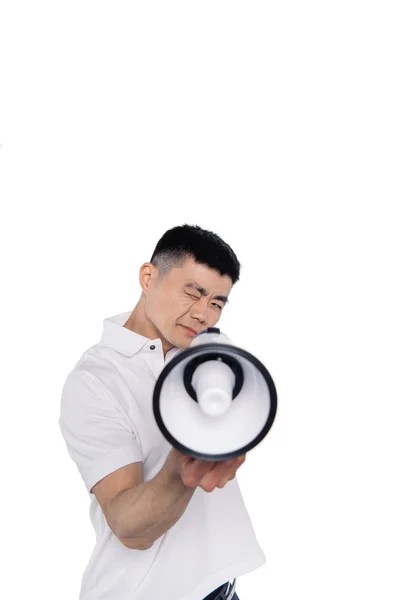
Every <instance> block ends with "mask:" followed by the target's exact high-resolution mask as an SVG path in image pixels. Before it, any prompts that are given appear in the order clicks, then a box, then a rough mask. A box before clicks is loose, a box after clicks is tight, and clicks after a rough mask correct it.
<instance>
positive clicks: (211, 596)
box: [203, 584, 240, 600]
mask: <svg viewBox="0 0 400 600" xmlns="http://www.w3.org/2000/svg"><path fill="white" fill-rule="evenodd" d="M223 587H225V584H224V585H221V586H220V587H218V588H217V589H215V590H214V591H212V592H210V594H208V596H206V597H205V598H203V600H214V598H216V597H217V596H218V593H219V592H220V591H221V590H222V588H223ZM232 600H240V598H239V596H238V595H237V593H236V592H235V593H234V594H233V596H232Z"/></svg>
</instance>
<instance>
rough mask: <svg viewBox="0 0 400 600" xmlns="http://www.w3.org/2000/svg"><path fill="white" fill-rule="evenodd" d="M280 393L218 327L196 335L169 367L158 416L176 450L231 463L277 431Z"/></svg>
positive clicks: (157, 398) (158, 393)
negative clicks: (272, 430)
mask: <svg viewBox="0 0 400 600" xmlns="http://www.w3.org/2000/svg"><path fill="white" fill-rule="evenodd" d="M276 410H277V394H276V389H275V385H274V382H273V380H272V377H271V375H270V374H269V372H268V371H267V369H266V368H265V366H264V365H263V364H262V363H261V362H260V361H259V360H258V359H257V358H256V357H255V356H253V355H252V354H250V353H249V352H247V351H246V350H243V349H242V348H238V347H237V346H235V345H234V344H233V343H232V342H231V340H230V339H229V338H228V337H227V336H226V335H224V334H223V333H221V332H220V330H219V329H218V328H217V327H209V328H208V329H206V330H204V331H202V332H201V333H199V334H197V335H196V336H195V337H194V338H193V340H192V342H191V344H190V346H189V347H188V348H185V349H183V350H179V351H178V352H177V353H176V354H175V356H174V357H173V358H172V359H171V360H170V361H169V362H168V363H167V364H166V365H165V366H164V368H163V370H162V371H161V373H160V375H159V377H158V379H157V381H156V385H155V387H154V392H153V412H154V417H155V419H156V422H157V425H158V427H159V429H160V430H161V433H162V434H163V435H164V437H165V438H166V439H167V441H169V442H170V443H171V444H172V446H173V447H174V448H176V449H177V450H179V451H180V452H182V453H183V454H186V455H188V456H191V457H192V458H197V459H199V460H203V461H223V460H231V459H233V458H236V457H238V456H240V455H242V454H246V452H248V451H249V450H251V449H252V448H254V447H255V446H257V445H258V444H259V443H260V442H261V441H262V440H263V439H264V438H265V436H266V435H267V433H268V432H269V430H270V429H271V427H272V424H273V422H274V419H275V415H276Z"/></svg>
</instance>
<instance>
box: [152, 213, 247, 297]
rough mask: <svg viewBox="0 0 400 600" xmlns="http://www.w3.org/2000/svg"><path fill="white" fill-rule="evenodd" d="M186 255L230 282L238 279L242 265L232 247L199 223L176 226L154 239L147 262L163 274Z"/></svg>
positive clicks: (184, 258)
mask: <svg viewBox="0 0 400 600" xmlns="http://www.w3.org/2000/svg"><path fill="white" fill-rule="evenodd" d="M189 258H193V259H194V260H195V261H196V262H198V263H200V264H204V265H207V266H208V267H210V268H211V269H215V270H217V271H218V272H219V273H220V274H221V275H229V277H230V278H231V279H232V285H234V284H235V283H236V282H237V281H239V276H240V268H241V265H240V263H239V261H238V259H237V256H236V254H235V253H234V251H233V250H232V248H231V247H230V246H229V245H228V244H227V243H226V242H224V241H223V240H222V239H221V238H220V237H219V236H218V235H217V234H216V233H213V232H212V231H207V230H206V229H202V228H201V227H199V226H198V225H187V224H185V225H179V226H178V227H173V228H172V229H169V230H168V231H166V232H165V233H164V235H163V236H162V237H161V238H160V239H159V241H158V242H157V245H156V247H155V249H154V252H153V255H152V257H151V259H150V262H151V263H152V264H153V265H155V266H156V267H157V268H158V270H159V273H160V276H161V277H163V276H164V275H166V273H168V272H169V271H170V269H172V268H173V267H176V266H178V265H180V264H182V263H183V262H184V261H185V260H187V259H189Z"/></svg>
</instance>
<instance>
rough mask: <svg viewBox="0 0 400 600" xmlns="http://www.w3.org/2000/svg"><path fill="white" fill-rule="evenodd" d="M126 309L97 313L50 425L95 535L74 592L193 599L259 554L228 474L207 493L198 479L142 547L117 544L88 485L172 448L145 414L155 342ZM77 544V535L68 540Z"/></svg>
mask: <svg viewBox="0 0 400 600" xmlns="http://www.w3.org/2000/svg"><path fill="white" fill-rule="evenodd" d="M129 315H130V312H127V313H123V314H120V315H116V316H114V317H111V318H109V319H105V320H104V332H103V335H102V338H101V341H100V342H99V343H98V344H96V345H95V346H92V347H91V348H89V349H88V350H87V351H86V352H85V353H84V354H83V355H82V357H81V358H80V360H79V362H78V363H77V364H76V365H75V367H74V368H73V370H72V371H71V372H70V373H69V375H68V377H67V379H66V382H65V384H64V387H63V390H62V398H61V415H60V419H59V425H60V429H61V433H62V435H63V437H64V440H65V443H66V446H67V450H68V452H69V454H70V456H71V458H72V460H73V461H74V462H75V463H76V465H77V467H78V470H79V472H80V474H81V477H82V479H83V481H84V484H85V486H86V489H87V491H88V494H89V497H90V501H91V504H90V519H91V521H92V524H93V527H94V529H95V534H96V543H95V547H94V549H93V552H92V555H91V557H90V560H89V563H88V565H87V567H86V569H85V572H84V574H83V577H82V583H81V591H80V595H79V600H202V599H203V598H204V597H205V596H206V595H207V594H209V593H210V592H211V591H212V590H214V589H215V588H217V587H219V586H220V585H222V584H223V583H225V582H226V581H229V580H233V579H234V578H235V577H236V578H237V577H239V576H241V575H244V574H245V573H248V572H250V571H253V570H255V569H258V568H259V567H261V566H262V565H264V564H265V562H266V560H265V556H264V554H263V551H262V550H261V547H260V546H259V544H258V542H257V539H256V537H255V532H254V529H253V526H252V523H251V521H250V518H249V515H248V513H247V510H246V507H245V504H244V502H243V498H242V495H241V492H240V489H239V485H238V482H237V480H236V478H235V479H233V480H232V481H229V482H228V483H227V484H226V485H225V487H224V488H222V489H220V488H215V490H214V491H212V492H210V493H207V492H205V491H204V490H203V489H201V488H199V487H197V488H196V490H195V492H194V494H193V496H192V498H191V500H190V502H189V504H188V506H187V508H186V510H185V512H184V513H183V515H182V517H181V518H180V519H179V520H178V521H177V523H176V524H175V525H174V526H173V527H171V529H169V530H168V531H167V532H166V533H165V534H164V535H162V536H161V537H160V538H159V539H157V540H156V541H155V542H154V544H153V546H152V547H151V548H149V549H148V550H144V551H143V550H131V549H129V548H126V547H125V546H124V545H123V544H122V543H121V542H120V541H119V539H118V538H117V537H116V536H115V534H114V533H113V531H112V530H111V529H110V527H109V526H108V524H107V521H106V519H105V517H104V514H103V511H102V510H101V508H100V505H99V504H98V502H97V500H96V497H95V495H94V494H93V493H91V489H92V487H93V486H94V485H95V483H97V482H98V481H100V479H103V477H105V476H106V475H108V474H110V473H112V472H113V471H115V470H117V469H120V468H121V467H123V466H125V465H128V464H130V463H134V462H139V461H141V462H143V471H144V480H145V481H148V480H150V479H152V478H153V477H154V476H155V475H156V474H157V473H158V472H159V471H160V469H161V468H162V466H163V464H164V462H165V460H166V458H167V455H168V453H169V451H170V450H171V448H172V446H171V444H170V443H169V442H167V441H166V440H165V438H164V437H163V435H162V433H161V432H160V430H159V429H158V426H157V423H156V421H155V418H154V415H153V408H152V397H153V389H154V386H155V383H156V380H157V377H158V375H159V374H160V372H161V370H162V369H163V367H164V365H165V364H166V362H168V361H169V360H170V359H171V358H172V356H173V355H174V354H176V352H178V351H179V349H178V348H173V349H171V350H170V351H169V352H168V353H167V355H166V357H165V359H164V355H163V350H162V345H161V340H159V339H157V340H149V339H147V338H145V337H143V336H141V335H138V334H137V333H134V332H132V331H130V330H129V329H127V328H125V327H123V325H124V323H126V321H127V320H128V317H129ZM77 544H79V540H78V539H77Z"/></svg>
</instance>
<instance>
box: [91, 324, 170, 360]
mask: <svg viewBox="0 0 400 600" xmlns="http://www.w3.org/2000/svg"><path fill="white" fill-rule="evenodd" d="M130 314H131V313H130V312H124V313H121V314H119V315H115V316H113V317H109V318H107V319H104V321H103V335H102V337H101V343H103V344H107V345H108V346H111V348H113V349H114V350H116V351H117V352H119V353H120V354H123V355H124V356H128V357H131V356H134V355H135V354H137V353H138V352H139V351H146V350H149V351H151V352H159V351H161V352H162V344H161V340H160V339H156V340H150V339H149V338H147V337H144V336H143V335H140V334H139V333H136V332H135V331H131V330H130V329H127V328H126V327H123V325H124V324H125V323H126V322H127V320H128V318H129V316H130ZM153 346H155V348H153ZM179 350H180V348H171V350H169V351H168V352H167V354H166V356H165V362H168V361H169V360H171V358H172V357H173V356H174V355H175V354H176V353H177V352H178V351H179Z"/></svg>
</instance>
